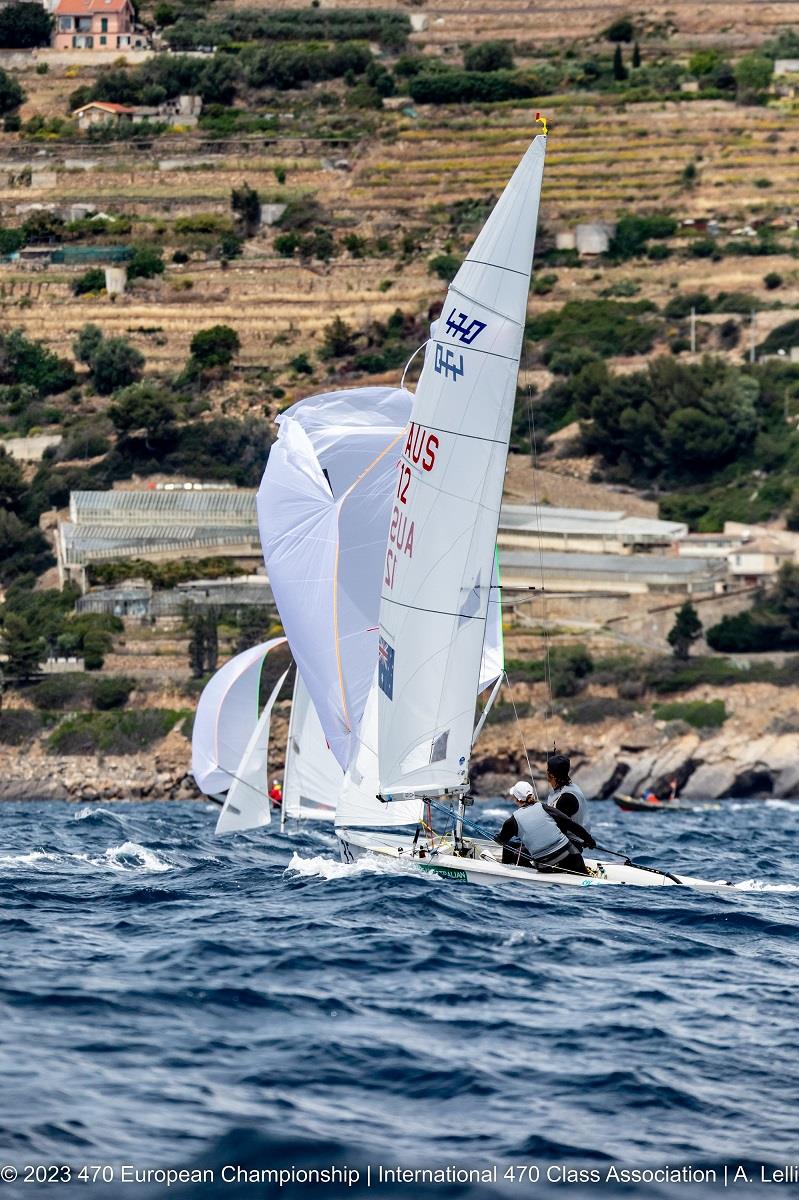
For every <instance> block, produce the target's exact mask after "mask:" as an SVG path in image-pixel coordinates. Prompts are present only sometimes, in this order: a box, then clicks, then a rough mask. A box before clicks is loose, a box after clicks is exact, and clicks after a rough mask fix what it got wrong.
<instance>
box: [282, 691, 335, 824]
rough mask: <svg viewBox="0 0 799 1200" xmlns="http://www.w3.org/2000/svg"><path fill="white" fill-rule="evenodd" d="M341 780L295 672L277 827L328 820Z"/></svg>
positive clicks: (311, 706) (310, 704)
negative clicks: (287, 823) (291, 821)
mask: <svg viewBox="0 0 799 1200" xmlns="http://www.w3.org/2000/svg"><path fill="white" fill-rule="evenodd" d="M343 779H344V772H343V771H342V770H341V767H340V766H339V765H338V762H337V761H336V759H335V757H334V756H333V752H332V750H331V749H330V747H329V746H328V744H327V742H326V740H325V735H324V733H323V732H322V726H321V725H320V723H319V717H318V716H317V715H316V709H315V708H314V706H313V701H312V700H311V697H310V695H309V694H308V689H307V688H306V686H305V684H304V683H303V679H302V676H301V675H300V673H299V671H298V672H297V678H296V680H295V683H294V697H293V699H292V702H291V720H290V723H289V736H288V742H287V744H286V769H285V773H284V775H283V812H282V817H281V824H284V823H285V821H286V820H287V819H289V818H294V819H295V820H316V821H332V820H333V814H334V812H335V807H336V800H337V798H338V795H339V792H340V791H341V785H342V782H343Z"/></svg>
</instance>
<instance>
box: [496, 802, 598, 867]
mask: <svg viewBox="0 0 799 1200" xmlns="http://www.w3.org/2000/svg"><path fill="white" fill-rule="evenodd" d="M509 795H511V796H512V797H513V799H514V801H515V802H516V812H515V813H514V814H513V816H511V817H508V819H507V821H506V822H505V824H504V825H503V826H502V828H501V829H500V831H499V833H498V834H497V837H496V840H497V841H498V842H499V844H500V845H501V846H502V847H503V850H502V861H503V863H510V864H517V865H519V866H523V867H535V868H536V869H537V870H539V871H542V870H543V871H568V872H570V873H573V874H577V875H587V874H588V868H587V867H586V865H585V863H584V862H583V856H582V854H581V853H580V851H581V850H583V849H584V848H585V847H588V848H589V849H591V848H593V846H595V845H596V843H595V842H594V839H593V838H592V837H591V834H590V833H589V832H588V830H587V829H584V828H583V826H582V825H578V824H577V822H576V821H573V820H572V819H571V818H570V817H567V816H566V814H565V813H562V812H559V811H558V809H556V808H553V807H552V806H551V805H549V804H542V803H541V801H540V800H539V799H538V797H537V796H536V794H535V791H534V789H533V788H532V787H531V786H530V784H529V783H527V781H526V780H524V779H520V780H519V782H518V783H514V785H513V787H512V788H511V789H510V792H509ZM511 843H513V844H511Z"/></svg>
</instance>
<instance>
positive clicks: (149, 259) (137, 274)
mask: <svg viewBox="0 0 799 1200" xmlns="http://www.w3.org/2000/svg"><path fill="white" fill-rule="evenodd" d="M163 273H164V258H163V255H162V253H161V251H160V250H156V249H155V247H154V246H135V247H134V250H133V255H132V257H131V258H130V259H129V260H128V279H153V278H154V277H155V276H156V275H163Z"/></svg>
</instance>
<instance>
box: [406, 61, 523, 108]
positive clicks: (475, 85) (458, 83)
mask: <svg viewBox="0 0 799 1200" xmlns="http://www.w3.org/2000/svg"><path fill="white" fill-rule="evenodd" d="M542 90H544V89H543V88H542V87H541V80H539V79H538V78H536V77H535V76H534V75H532V74H530V73H529V72H526V71H456V70H453V69H449V70H433V71H430V70H428V71H422V72H421V73H420V74H419V75H415V76H414V77H413V78H412V79H411V80H410V83H409V85H408V91H409V92H410V94H411V97H412V99H413V100H415V101H416V103H417V104H468V103H470V102H480V101H486V102H498V101H502V100H529V99H532V98H533V97H535V96H536V95H539V94H540V93H541V91H542Z"/></svg>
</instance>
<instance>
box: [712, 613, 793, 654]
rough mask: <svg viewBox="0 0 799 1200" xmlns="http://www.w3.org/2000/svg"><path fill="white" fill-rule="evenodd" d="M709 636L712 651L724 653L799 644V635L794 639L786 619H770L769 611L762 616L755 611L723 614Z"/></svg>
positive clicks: (756, 650)
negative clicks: (787, 628)
mask: <svg viewBox="0 0 799 1200" xmlns="http://www.w3.org/2000/svg"><path fill="white" fill-rule="evenodd" d="M705 637H706V641H707V644H708V646H710V648H711V650H718V651H720V652H721V653H722V654H736V653H746V652H750V653H751V652H754V653H757V652H758V651H763V650H777V649H781V648H786V647H787V648H790V647H791V645H796V644H799V637H795V638H792V637H791V636H790V634H789V632H788V631H787V630H786V629H785V626H784V624H783V623H782V622H780V621H775V620H773V619H771V620H770V619H768V616H767V615H766V614H763V615H762V616H760V619H758V614H757V613H756V612H753V611H751V610H750V611H748V612H742V613H738V614H737V615H736V616H732V617H722V619H721V620H720V621H719V623H718V625H713V626H712V627H711V628H710V629H708V631H707V634H706V635H705Z"/></svg>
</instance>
